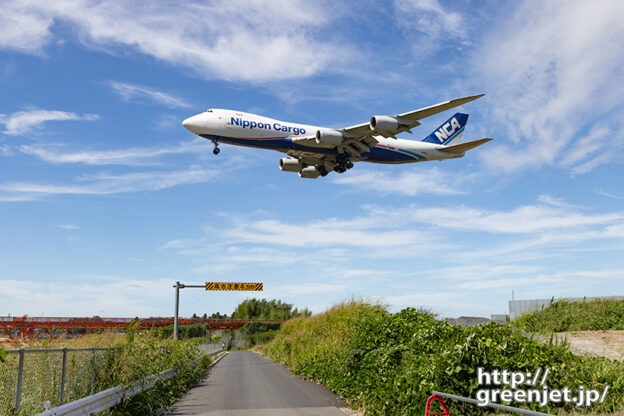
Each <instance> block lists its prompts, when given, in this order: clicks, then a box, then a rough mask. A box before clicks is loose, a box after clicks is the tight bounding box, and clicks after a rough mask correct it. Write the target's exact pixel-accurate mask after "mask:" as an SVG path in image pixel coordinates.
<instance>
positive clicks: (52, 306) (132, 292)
mask: <svg viewBox="0 0 624 416" xmlns="http://www.w3.org/2000/svg"><path fill="white" fill-rule="evenodd" d="M0 296H2V299H3V302H2V306H1V307H0V308H1V309H0V314H1V315H6V314H8V313H10V314H13V315H20V316H21V315H30V316H41V315H42V314H45V315H47V316H93V315H102V314H106V315H109V316H110V317H135V316H140V317H148V316H159V315H160V314H161V313H162V311H163V310H162V307H161V305H162V304H168V303H169V302H170V300H171V279H150V280H136V279H121V278H115V279H99V278H93V277H90V278H89V279H85V280H81V281H75V282H70V283H61V282H55V281H53V280H48V281H45V282H42V281H28V280H22V279H20V280H17V279H15V280H12V279H5V280H0Z"/></svg>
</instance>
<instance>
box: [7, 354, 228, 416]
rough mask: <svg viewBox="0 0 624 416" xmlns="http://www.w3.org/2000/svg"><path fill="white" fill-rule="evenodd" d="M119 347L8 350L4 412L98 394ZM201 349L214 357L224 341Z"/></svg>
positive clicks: (28, 410) (38, 408)
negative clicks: (103, 376)
mask: <svg viewBox="0 0 624 416" xmlns="http://www.w3.org/2000/svg"><path fill="white" fill-rule="evenodd" d="M117 350H118V348H48V349H20V350H8V351H7V353H8V354H9V356H8V357H7V362H5V363H3V364H2V365H0V386H1V388H0V414H4V411H9V412H11V413H10V414H19V413H20V411H21V412H26V413H27V414H33V413H36V412H37V411H41V409H42V408H43V402H44V401H46V400H47V401H50V402H51V403H52V405H54V406H62V405H64V404H65V403H66V402H68V401H75V400H82V399H81V398H82V397H85V396H89V397H90V395H93V393H94V388H95V385H96V383H95V381H96V379H98V378H100V376H101V375H102V374H104V373H102V372H105V371H107V370H106V368H107V367H106V361H107V360H109V359H114V354H116V351H117ZM200 350H202V351H203V352H205V353H208V354H209V355H211V356H213V355H215V354H217V353H218V352H220V351H222V350H223V347H222V344H203V346H202V347H201V348H200ZM161 375H162V373H161ZM155 377H156V376H155ZM109 390H110V389H109ZM97 394H99V393H97Z"/></svg>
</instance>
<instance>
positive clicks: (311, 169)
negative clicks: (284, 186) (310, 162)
mask: <svg viewBox="0 0 624 416" xmlns="http://www.w3.org/2000/svg"><path fill="white" fill-rule="evenodd" d="M319 175H320V173H319V171H318V170H316V166H308V167H305V168H303V169H301V172H299V177H301V178H310V179H316V178H318V177H319Z"/></svg>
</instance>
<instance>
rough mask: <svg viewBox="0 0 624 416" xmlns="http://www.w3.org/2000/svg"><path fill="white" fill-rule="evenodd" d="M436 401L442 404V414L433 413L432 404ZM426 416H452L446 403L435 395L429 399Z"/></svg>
mask: <svg viewBox="0 0 624 416" xmlns="http://www.w3.org/2000/svg"><path fill="white" fill-rule="evenodd" d="M434 401H438V402H439V403H440V407H442V412H441V413H431V404H432V403H433V402H434ZM425 416H451V414H450V413H449V409H448V406H447V405H446V402H445V401H444V399H443V398H442V397H440V396H438V395H436V394H434V395H433V396H431V397H429V398H428V399H427V405H426V407H425Z"/></svg>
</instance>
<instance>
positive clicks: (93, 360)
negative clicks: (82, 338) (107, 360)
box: [89, 348, 95, 395]
mask: <svg viewBox="0 0 624 416" xmlns="http://www.w3.org/2000/svg"><path fill="white" fill-rule="evenodd" d="M94 385H95V348H92V349H91V387H89V395H91V394H93V387H94Z"/></svg>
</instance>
